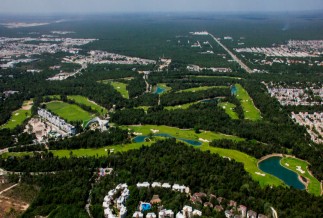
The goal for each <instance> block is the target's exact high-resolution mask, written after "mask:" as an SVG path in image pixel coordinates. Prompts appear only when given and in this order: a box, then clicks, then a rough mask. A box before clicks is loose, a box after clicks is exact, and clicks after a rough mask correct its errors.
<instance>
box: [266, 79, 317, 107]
mask: <svg viewBox="0 0 323 218" xmlns="http://www.w3.org/2000/svg"><path fill="white" fill-rule="evenodd" d="M265 85H266V86H267V90H268V92H269V94H270V95H271V97H275V98H276V99H277V100H278V101H279V103H280V104H281V105H283V106H284V105H295V106H298V105H307V106H313V105H322V104H323V102H322V99H323V88H314V87H309V88H305V89H301V88H283V87H272V86H270V87H269V86H268V85H267V84H265Z"/></svg>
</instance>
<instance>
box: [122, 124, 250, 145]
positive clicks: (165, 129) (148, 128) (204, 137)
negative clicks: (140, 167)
mask: <svg viewBox="0 0 323 218" xmlns="http://www.w3.org/2000/svg"><path fill="white" fill-rule="evenodd" d="M121 128H125V129H130V130H132V131H134V132H136V133H141V134H142V135H149V134H150V133H153V132H155V133H159V134H160V133H165V134H169V135H171V136H174V137H179V138H185V139H191V140H196V141H200V142H203V143H204V144H207V141H212V140H218V139H231V140H235V141H241V140H244V139H242V138H239V137H237V136H233V135H225V134H222V133H214V132H210V131H201V133H199V134H197V133H195V132H194V131H193V130H183V129H179V128H176V127H170V126H157V125H138V126H121Z"/></svg>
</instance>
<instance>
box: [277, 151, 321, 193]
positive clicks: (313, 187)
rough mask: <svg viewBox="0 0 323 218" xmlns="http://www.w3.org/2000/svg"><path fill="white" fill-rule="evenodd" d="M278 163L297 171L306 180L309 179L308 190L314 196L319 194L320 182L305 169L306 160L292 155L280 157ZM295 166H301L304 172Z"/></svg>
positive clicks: (306, 165)
mask: <svg viewBox="0 0 323 218" xmlns="http://www.w3.org/2000/svg"><path fill="white" fill-rule="evenodd" d="M280 164H281V165H282V166H284V167H286V168H288V169H290V170H292V171H294V172H295V173H297V174H298V175H300V176H303V177H305V178H306V179H307V180H309V181H310V182H309V184H308V187H307V188H308V192H309V193H312V194H314V195H316V196H320V195H321V184H320V182H319V181H318V180H317V179H316V178H315V177H313V176H312V175H311V174H310V173H309V172H308V170H307V167H308V163H307V162H306V161H303V160H300V159H297V158H292V157H284V158H282V159H281V161H280ZM297 166H300V167H301V170H303V171H305V172H304V173H301V172H300V171H298V170H297Z"/></svg>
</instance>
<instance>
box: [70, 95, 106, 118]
mask: <svg viewBox="0 0 323 218" xmlns="http://www.w3.org/2000/svg"><path fill="white" fill-rule="evenodd" d="M67 98H68V99H71V100H73V101H75V102H76V103H78V104H83V105H85V106H89V107H91V108H92V110H95V111H97V112H98V113H100V115H104V114H106V113H108V110H107V109H106V108H104V107H102V106H100V105H98V104H96V103H95V102H93V101H91V100H89V99H88V98H86V97H84V96H80V95H69V96H67Z"/></svg>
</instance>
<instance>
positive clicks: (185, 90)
mask: <svg viewBox="0 0 323 218" xmlns="http://www.w3.org/2000/svg"><path fill="white" fill-rule="evenodd" d="M214 88H219V89H225V88H227V87H226V86H200V87H194V88H190V89H183V90H180V91H177V93H179V92H197V91H204V90H208V89H214Z"/></svg>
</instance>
